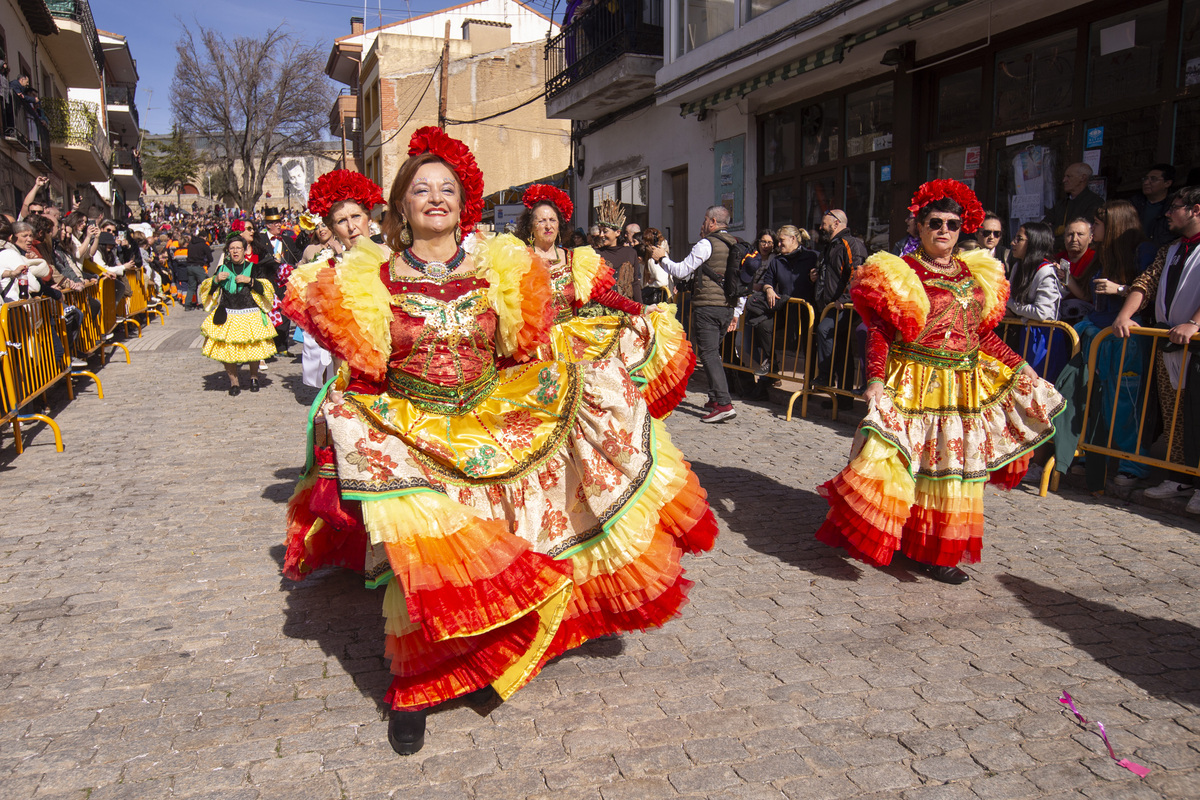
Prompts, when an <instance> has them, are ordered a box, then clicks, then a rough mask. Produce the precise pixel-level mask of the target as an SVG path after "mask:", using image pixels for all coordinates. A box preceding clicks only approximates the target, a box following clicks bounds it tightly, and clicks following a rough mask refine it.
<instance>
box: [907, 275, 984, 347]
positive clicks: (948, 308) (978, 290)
mask: <svg viewBox="0 0 1200 800" xmlns="http://www.w3.org/2000/svg"><path fill="white" fill-rule="evenodd" d="M904 260H905V261H907V262H908V264H909V266H911V267H912V268H913V270H914V271H915V272H916V273H917V277H918V278H920V280H921V284H922V285H923V286H924V287H925V294H926V295H928V297H929V314H928V316H927V317H926V318H925V328H924V329H923V330H922V331H921V333H920V335H919V336H918V337H917V338H916V340H915V341H914V342H912V343H913V344H916V345H919V346H921V347H927V348H929V349H931V350H943V351H950V352H953V353H969V352H972V351H974V350H977V349H978V348H979V334H980V331H979V328H980V326H981V325H982V324H983V304H984V297H983V288H982V287H981V286H980V285H979V282H978V281H976V280H975V276H973V275H972V274H971V271H970V270H969V269H967V267H966V265H965V264H963V263H962V262H961V261H959V260H958V259H955V260H954V262H953V266H954V267H955V268H956V270H955V271H954V272H952V273H951V274H949V275H946V274H943V273H942V272H935V271H934V270H931V269H929V268H927V267H926V266H925V265H924V264H922V263H921V262H920V261H918V260H917V259H915V258H913V257H912V256H906V257H905V259H904Z"/></svg>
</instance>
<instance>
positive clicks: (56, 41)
mask: <svg viewBox="0 0 1200 800" xmlns="http://www.w3.org/2000/svg"><path fill="white" fill-rule="evenodd" d="M46 5H47V7H49V9H50V14H51V15H52V16H53V17H54V21H55V24H56V25H57V26H58V33H57V34H55V35H54V36H45V37H42V40H41V41H42V42H43V44H44V46H45V48H46V49H47V50H48V51H50V56H51V58H53V59H54V63H55V64H57V65H58V67H59V71H60V73H61V74H62V78H63V80H64V81H66V84H67V86H74V87H77V88H80V89H99V88H100V87H101V86H102V85H103V82H102V81H101V78H100V76H101V73H103V71H104V50H103V49H102V48H101V47H100V36H99V34H97V33H96V22H95V20H93V19H92V8H91V6H89V5H88V2H87V0H46Z"/></svg>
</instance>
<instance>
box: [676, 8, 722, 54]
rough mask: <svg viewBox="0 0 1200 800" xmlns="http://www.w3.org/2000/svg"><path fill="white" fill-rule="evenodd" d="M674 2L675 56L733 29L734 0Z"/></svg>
mask: <svg viewBox="0 0 1200 800" xmlns="http://www.w3.org/2000/svg"><path fill="white" fill-rule="evenodd" d="M676 3H677V5H676V13H675V18H676V20H678V34H679V36H678V39H679V41H678V42H677V44H676V48H675V55H677V56H681V55H683V54H684V53H689V52H691V51H692V50H695V49H696V48H697V47H699V46H700V45H702V44H704V43H705V42H710V41H712V40H713V39H715V38H717V37H718V36H720V35H721V34H723V33H728V32H729V31H731V30H733V24H734V0H676Z"/></svg>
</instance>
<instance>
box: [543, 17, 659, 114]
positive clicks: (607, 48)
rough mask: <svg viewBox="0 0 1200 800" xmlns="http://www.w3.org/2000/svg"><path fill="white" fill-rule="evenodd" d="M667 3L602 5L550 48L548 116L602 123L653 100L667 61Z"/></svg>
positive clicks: (575, 22) (570, 26)
mask: <svg viewBox="0 0 1200 800" xmlns="http://www.w3.org/2000/svg"><path fill="white" fill-rule="evenodd" d="M662 13H663V10H662V3H655V2H649V3H647V2H645V1H644V0H614V2H605V3H597V4H596V5H593V6H592V7H591V8H589V9H587V10H586V11H584V12H583V13H582V14H581V15H579V16H577V17H576V18H574V19H572V20H571V22H570V23H569V24H568V25H567V26H566V27H565V28H563V29H562V31H561V32H560V33H559V34H558V36H555V37H554V38H553V39H551V40H550V43H549V44H547V45H546V112H547V116H549V117H552V118H555V119H596V118H598V117H602V116H604V115H605V114H607V113H609V112H612V111H616V110H618V109H621V108H624V107H625V106H627V105H629V104H630V103H632V102H634V101H636V100H640V99H642V98H643V97H647V96H649V95H650V93H651V92H653V91H654V73H655V72H657V71H658V69H659V68H660V67H661V66H662V62H663V27H662V23H663V20H662Z"/></svg>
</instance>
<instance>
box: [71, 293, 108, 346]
mask: <svg viewBox="0 0 1200 800" xmlns="http://www.w3.org/2000/svg"><path fill="white" fill-rule="evenodd" d="M93 300H94V301H96V304H97V305H98V306H99V305H101V304H100V284H98V283H94V284H92V285H91V286H87V287H85V288H83V289H74V290H70V291H66V292H63V302H64V303H66V304H67V305H69V306H74V307H75V308H77V309H79V314H80V317H81V322H80V325H79V341H78V346H77V352H78V353H79V355H80V356H81V357H83V358H87V357H88V356H90V355H92V354H93V353H95V352H96V351H97V350H99V349H100V348H101V347H102V346H103V344H104V331H103V330H102V328H103V326H104V312H103V308H102V307H99V308H93V306H92V302H91V301H93Z"/></svg>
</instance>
